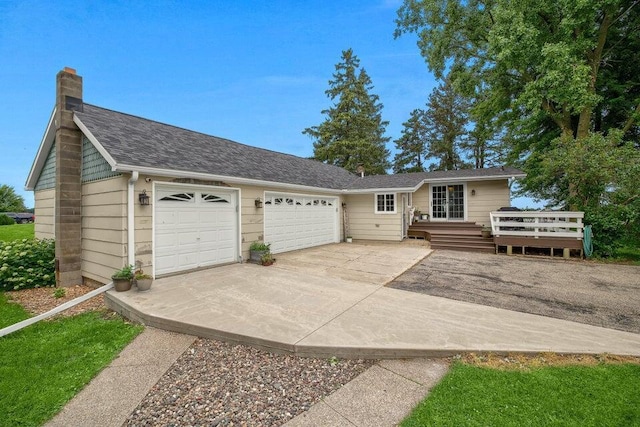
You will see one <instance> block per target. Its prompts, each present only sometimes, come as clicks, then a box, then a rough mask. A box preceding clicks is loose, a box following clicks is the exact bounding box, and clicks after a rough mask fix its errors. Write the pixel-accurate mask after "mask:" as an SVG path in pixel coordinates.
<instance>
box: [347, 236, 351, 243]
mask: <svg viewBox="0 0 640 427" xmlns="http://www.w3.org/2000/svg"><path fill="white" fill-rule="evenodd" d="M345 240H346V241H347V243H351V242H353V237H351V236H347V237H345Z"/></svg>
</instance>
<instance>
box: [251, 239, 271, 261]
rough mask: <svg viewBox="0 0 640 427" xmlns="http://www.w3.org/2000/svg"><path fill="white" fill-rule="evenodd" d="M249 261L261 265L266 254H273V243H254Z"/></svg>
mask: <svg viewBox="0 0 640 427" xmlns="http://www.w3.org/2000/svg"><path fill="white" fill-rule="evenodd" d="M249 254H250V257H249V261H252V262H255V263H257V264H260V263H261V262H262V257H263V256H264V255H265V254H271V243H264V242H253V243H252V244H251V246H249Z"/></svg>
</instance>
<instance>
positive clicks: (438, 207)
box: [431, 184, 464, 221]
mask: <svg viewBox="0 0 640 427" xmlns="http://www.w3.org/2000/svg"><path fill="white" fill-rule="evenodd" d="M431 219H432V220H433V221H464V185H463V184H451V185H434V186H432V187H431Z"/></svg>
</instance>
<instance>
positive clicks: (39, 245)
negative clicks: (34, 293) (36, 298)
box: [0, 239, 56, 291]
mask: <svg viewBox="0 0 640 427" xmlns="http://www.w3.org/2000/svg"><path fill="white" fill-rule="evenodd" d="M55 284H56V275H55V246H54V241H53V240H27V239H23V240H16V241H13V242H0V291H14V290H18V289H28V288H41V287H47V286H55Z"/></svg>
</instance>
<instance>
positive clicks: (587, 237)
mask: <svg viewBox="0 0 640 427" xmlns="http://www.w3.org/2000/svg"><path fill="white" fill-rule="evenodd" d="M582 248H583V249H584V256H586V257H587V258H589V257H591V255H593V233H592V232H591V226H590V225H585V226H584V232H583V237H582Z"/></svg>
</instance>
